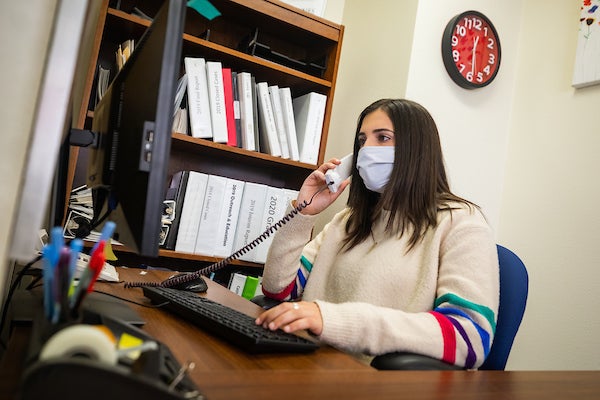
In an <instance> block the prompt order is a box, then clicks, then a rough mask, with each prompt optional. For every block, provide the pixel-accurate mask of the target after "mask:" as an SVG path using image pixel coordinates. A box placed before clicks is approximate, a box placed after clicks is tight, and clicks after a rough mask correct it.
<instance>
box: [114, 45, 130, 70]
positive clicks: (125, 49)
mask: <svg viewBox="0 0 600 400" xmlns="http://www.w3.org/2000/svg"><path fill="white" fill-rule="evenodd" d="M134 48H135V40H134V39H128V40H125V41H124V42H123V43H121V44H120V45H119V47H118V48H117V51H116V52H115V61H116V64H117V69H118V70H121V69H122V68H123V65H125V63H126V62H127V60H129V57H131V54H132V53H133V50H134Z"/></svg>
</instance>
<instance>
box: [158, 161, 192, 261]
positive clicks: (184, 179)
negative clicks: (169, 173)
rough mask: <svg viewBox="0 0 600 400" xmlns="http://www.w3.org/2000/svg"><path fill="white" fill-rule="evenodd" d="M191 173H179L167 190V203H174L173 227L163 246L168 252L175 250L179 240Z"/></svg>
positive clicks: (174, 176)
mask: <svg viewBox="0 0 600 400" xmlns="http://www.w3.org/2000/svg"><path fill="white" fill-rule="evenodd" d="M189 176H190V171H178V172H176V173H175V174H173V177H172V178H171V183H170V184H169V187H168V188H167V194H166V195H165V200H166V201H172V202H173V203H172V205H171V207H172V215H171V226H170V227H169V232H168V233H167V237H166V239H165V243H164V244H163V246H162V247H163V248H165V249H167V250H175V241H176V240H177V231H178V229H179V224H180V221H181V210H182V209H183V200H184V197H185V190H186V187H187V183H188V178H189Z"/></svg>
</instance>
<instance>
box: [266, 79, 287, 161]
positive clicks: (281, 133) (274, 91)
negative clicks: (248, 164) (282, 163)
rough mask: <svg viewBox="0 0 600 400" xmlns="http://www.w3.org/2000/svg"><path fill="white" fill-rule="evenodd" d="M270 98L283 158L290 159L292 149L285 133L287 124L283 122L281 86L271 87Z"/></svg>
mask: <svg viewBox="0 0 600 400" xmlns="http://www.w3.org/2000/svg"><path fill="white" fill-rule="evenodd" d="M269 97H270V98H271V108H272V109H273V119H274V120H275V129H276V131H277V137H278V138H279V145H280V147H281V157H283V158H290V147H289V145H288V141H287V133H286V132H285V123H284V122H283V110H282V109H281V96H280V95H279V86H277V85H271V86H269Z"/></svg>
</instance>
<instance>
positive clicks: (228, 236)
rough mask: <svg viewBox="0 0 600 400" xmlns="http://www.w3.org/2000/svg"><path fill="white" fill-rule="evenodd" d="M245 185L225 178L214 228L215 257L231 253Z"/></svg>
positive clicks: (242, 182) (226, 255)
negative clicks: (217, 218)
mask: <svg viewBox="0 0 600 400" xmlns="http://www.w3.org/2000/svg"><path fill="white" fill-rule="evenodd" d="M245 184H246V182H244V181H240V180H237V179H231V178H227V183H226V184H225V194H224V196H223V201H222V202H221V211H220V216H219V220H218V222H217V226H216V227H215V228H216V242H215V245H214V250H213V256H215V257H228V256H229V255H231V253H232V250H233V244H234V242H235V231H236V229H237V225H238V217H239V214H240V204H241V202H242V196H243V194H244V185H245Z"/></svg>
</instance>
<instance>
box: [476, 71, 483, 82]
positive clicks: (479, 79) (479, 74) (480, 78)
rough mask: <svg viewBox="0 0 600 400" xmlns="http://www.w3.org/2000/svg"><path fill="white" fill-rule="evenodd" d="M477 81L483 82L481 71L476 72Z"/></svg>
mask: <svg viewBox="0 0 600 400" xmlns="http://www.w3.org/2000/svg"><path fill="white" fill-rule="evenodd" d="M477 82H479V83H481V82H483V73H481V72H478V73H477Z"/></svg>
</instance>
